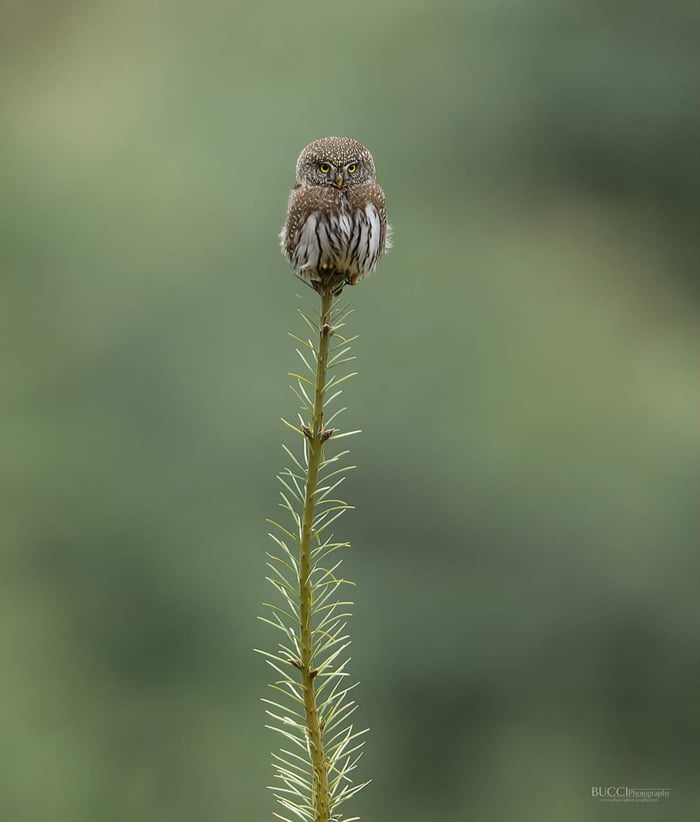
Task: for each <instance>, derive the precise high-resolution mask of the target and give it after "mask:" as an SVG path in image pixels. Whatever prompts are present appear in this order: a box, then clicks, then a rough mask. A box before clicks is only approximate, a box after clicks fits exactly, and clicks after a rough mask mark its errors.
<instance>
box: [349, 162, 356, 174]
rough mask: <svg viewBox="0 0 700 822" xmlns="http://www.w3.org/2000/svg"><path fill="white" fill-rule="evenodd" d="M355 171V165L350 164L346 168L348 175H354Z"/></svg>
mask: <svg viewBox="0 0 700 822" xmlns="http://www.w3.org/2000/svg"><path fill="white" fill-rule="evenodd" d="M356 171H357V166H356V165H355V163H350V165H349V166H348V167H347V172H348V174H354V173H355V172H356Z"/></svg>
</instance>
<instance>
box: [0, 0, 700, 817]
mask: <svg viewBox="0 0 700 822" xmlns="http://www.w3.org/2000/svg"><path fill="white" fill-rule="evenodd" d="M698 18H699V13H698V9H697V4H696V3H695V2H692V0H670V1H669V2H666V3H663V4H660V3H653V2H639V1H638V2H616V3H611V2H600V1H597V0H578V1H577V2H568V3H565V2H558V3H557V2H552V1H551V0H531V2H528V3H523V2H486V0H471V2H462V3H459V4H450V3H433V2H428V0H409V2H404V3H400V2H397V0H376V1H375V2H369V0H361V2H359V3H356V4H352V5H346V4H339V3H333V4H332V3H319V2H310V3H285V2H281V0H270V2H259V3H256V4H253V3H236V2H222V0H203V1H202V2H199V3H196V4H195V3H186V2H182V0H181V1H180V2H155V3H143V2H142V3H137V2H115V0H111V2H107V1H105V0H103V1H102V2H100V0H96V1H95V2H89V3H88V2H78V1H77V0H54V1H53V2H50V3H49V2H43V3H40V2H37V1H36V0H34V1H33V2H32V1H29V2H14V3H13V2H10V3H9V4H8V3H4V4H3V25H2V30H1V31H0V91H1V102H0V113H1V116H2V121H3V129H2V136H1V137H0V147H1V149H2V151H1V156H2V180H3V190H4V196H3V198H2V201H1V203H0V213H1V224H2V231H3V235H4V239H3V242H2V253H3V256H4V258H5V264H4V266H3V269H4V271H3V277H2V291H3V297H2V301H1V302H0V313H1V315H2V321H1V322H0V329H1V332H0V333H1V334H2V337H3V342H2V345H1V346H0V359H1V373H2V380H1V383H0V384H1V385H2V391H3V395H4V396H3V402H2V405H1V411H0V413H1V425H0V434H1V438H2V452H3V457H2V463H1V469H0V470H1V477H2V494H1V495H0V499H1V500H2V516H1V517H0V522H1V523H2V569H1V573H0V587H1V590H2V594H1V596H0V611H1V618H0V664H1V670H2V678H1V681H2V695H1V699H0V725H1V727H2V737H3V744H2V758H1V761H0V819H2V820H8V822H25V821H26V822H44V821H45V820H52V822H63V821H64V820H65V822H88V820H89V822H93V820H96V819H99V820H101V822H112V820H113V821H114V822H123V820H131V821H132V822H166V820H167V822H180V821H181V820H183V821H184V820H188V822H189V821H190V820H207V821H208V820H212V822H214V821H216V822H221V821H223V820H228V821H229V822H230V821H231V820H233V822H238V820H241V822H242V821H243V820H251V822H252V820H262V819H270V818H271V813H272V810H273V808H274V803H273V800H272V797H271V795H270V794H269V792H267V791H266V790H265V787H264V786H265V785H266V784H269V782H270V778H271V777H270V774H271V769H270V766H269V752H270V750H272V749H274V747H275V745H276V744H277V741H276V739H275V738H274V737H273V735H272V734H271V733H270V732H269V731H264V730H263V724H264V716H263V707H262V705H261V704H260V703H259V701H258V700H259V697H261V696H262V695H264V691H265V683H266V681H267V678H268V673H267V670H266V667H265V666H264V664H263V663H262V661H261V660H260V659H259V658H258V657H257V656H256V655H255V654H253V652H252V650H251V649H252V648H253V647H261V646H262V647H269V646H270V645H271V644H272V643H273V642H274V641H275V638H274V637H273V636H272V635H271V634H272V632H271V631H268V630H267V629H266V626H264V625H262V624H261V623H259V622H258V621H257V620H256V616H257V615H258V614H260V613H261V611H262V609H261V607H260V605H259V603H260V602H261V601H262V600H264V599H267V598H268V593H269V592H268V591H267V587H266V583H265V582H264V579H263V577H264V552H265V550H266V549H267V548H268V542H267V539H266V537H265V533H266V530H267V529H266V526H265V523H264V518H265V517H266V516H274V514H275V511H276V510H277V509H276V501H277V485H276V481H275V479H274V476H275V473H276V472H277V471H278V470H279V469H280V468H281V467H282V466H283V465H284V464H285V457H284V454H283V452H282V449H281V442H282V441H285V442H287V443H289V444H292V443H293V439H292V438H291V437H290V436H288V434H289V433H290V432H288V431H286V429H284V428H283V426H282V425H281V424H280V423H279V417H280V416H282V415H284V416H293V414H294V410H295V400H294V398H293V396H292V395H291V393H290V392H289V391H288V389H287V383H288V379H287V377H286V373H287V371H288V370H290V369H292V368H294V367H295V362H296V355H295V354H294V351H293V345H292V343H291V341H290V340H289V339H288V338H287V332H288V331H299V330H300V329H301V328H302V326H301V323H300V321H299V320H298V318H297V316H296V313H295V312H296V307H297V305H298V299H297V296H296V295H297V294H300V293H302V292H303V291H304V290H305V288H304V286H303V285H302V284H300V283H299V282H298V281H297V280H296V279H295V278H294V277H293V276H292V274H291V273H290V271H289V270H288V267H287V265H286V263H285V261H284V260H283V258H282V257H281V255H280V253H279V249H278V241H277V234H278V231H279V229H280V226H281V223H282V219H283V216H284V210H285V206H286V199H287V194H288V191H289V189H290V187H291V185H292V183H293V170H294V163H295V160H296V157H297V154H298V152H299V151H300V150H301V148H302V147H303V146H304V145H305V144H306V143H307V142H308V141H310V140H312V139H314V138H317V137H320V136H324V135H331V134H335V135H347V136H352V137H355V138H357V139H359V140H361V141H362V142H364V143H366V145H368V146H369V148H370V149H371V150H372V152H373V153H374V157H375V160H376V164H377V168H378V176H379V180H380V182H381V184H382V185H383V187H384V188H385V190H386V193H387V199H388V209H389V216H390V219H391V222H392V223H393V225H394V228H395V249H394V250H393V251H392V253H391V254H390V255H389V256H388V257H387V258H386V260H384V261H383V262H382V264H381V265H380V268H379V271H378V272H377V274H376V275H375V276H373V277H372V278H371V279H369V280H368V281H366V282H364V283H363V284H362V285H361V287H359V288H357V289H354V290H352V292H351V297H352V299H353V303H354V306H355V308H356V312H355V314H354V315H353V317H352V331H353V332H356V333H359V334H360V335H361V336H360V340H359V341H358V343H357V345H356V352H355V353H357V354H358V356H359V361H358V369H359V371H360V376H359V377H357V378H356V379H354V380H353V381H351V382H350V383H349V384H348V387H347V392H346V395H345V396H346V399H347V400H348V403H349V405H350V411H349V412H348V414H347V416H346V418H345V423H346V425H349V426H350V427H358V428H362V429H363V432H364V433H363V434H362V436H361V437H358V438H356V439H355V441H354V443H353V462H356V463H357V464H358V466H359V469H358V470H357V471H356V472H354V473H353V474H352V476H351V478H350V480H349V482H348V483H347V489H346V496H347V498H348V499H349V501H350V502H352V503H354V504H355V505H356V506H357V511H356V512H354V513H353V514H352V515H351V516H348V517H346V518H345V520H344V522H343V527H342V529H341V531H342V532H343V533H342V536H344V537H347V538H349V539H351V540H352V542H353V550H352V551H351V552H350V553H348V555H347V556H346V566H345V569H346V573H347V574H348V575H349V576H351V577H352V578H354V579H355V580H356V581H357V582H358V583H359V585H358V588H357V589H356V591H355V596H354V598H355V601H356V609H355V610H356V617H355V619H354V621H353V626H352V630H353V638H354V645H353V662H352V672H353V675H355V676H356V677H357V678H359V679H360V680H361V683H362V684H361V686H360V688H359V691H358V698H359V701H360V704H361V707H360V712H359V715H358V716H359V719H358V721H359V722H360V723H361V724H365V725H369V726H371V728H372V731H373V732H372V734H371V737H370V739H369V744H368V746H367V754H366V758H365V760H364V766H363V768H362V770H361V774H360V775H361V776H362V777H365V778H367V777H372V778H373V779H374V783H373V785H372V786H371V787H370V788H369V789H367V790H366V791H364V792H363V793H362V794H361V795H360V796H359V797H358V798H357V800H356V801H355V802H354V803H353V805H352V807H348V809H347V810H348V811H353V812H355V813H358V814H361V815H362V818H363V820H367V822H371V820H375V821H376V820H390V819H391V820H402V822H423V821H424V820H437V819H440V820H455V822H458V821H461V820H472V819H479V820H496V821H497V822H498V821H500V820H515V819H517V820H537V822H550V820H551V822H560V820H566V822H579V821H581V822H583V821H584V820H586V822H587V821H588V820H594V819H608V818H610V819H613V818H620V817H621V816H622V815H630V816H634V818H635V819H651V818H653V819H663V820H674V822H675V820H678V822H681V820H683V822H685V821H686V820H689V819H693V818H697V811H698V804H699V803H698V790H697V775H696V768H697V764H698V762H697V759H698V755H697V732H698V724H699V723H698V705H697V686H698V681H697V680H698V677H697V668H696V662H695V658H696V655H697V645H698V643H697V628H698V621H697V575H698V571H699V570H700V569H699V568H698V565H699V563H698V560H697V557H696V555H695V552H694V550H693V547H694V546H693V542H694V537H695V535H696V514H695V510H694V509H695V503H696V498H697V488H698V484H697V480H698V457H699V455H700V454H699V452H700V439H699V437H698V429H697V419H696V416H697V406H698V400H699V399H700V390H699V386H698V379H697V365H698V362H697V359H698V358H697V333H696V331H697V323H696V310H697V297H698V288H697V262H698V259H697V258H698V254H697V236H696V233H697V232H696V228H697V219H698V210H697V182H698V175H697V155H696V149H697V145H698V139H699V137H700V129H699V127H698V119H697V117H696V112H697V99H698V90H699V88H700V76H699V74H700V72H699V70H698V65H697V34H698V22H699V19H698ZM306 290H307V291H308V294H306V295H305V296H306V297H308V298H309V299H311V298H312V297H313V295H312V293H311V292H310V291H309V290H308V289H306ZM596 785H603V786H605V785H629V786H631V787H666V788H670V789H671V792H672V795H671V798H670V799H668V800H664V801H663V802H662V803H659V804H658V805H646V806H640V805H637V806H635V807H634V809H633V810H632V811H631V813H629V814H623V811H625V812H627V811H630V809H629V806H626V807H625V808H621V807H620V806H619V805H606V804H603V803H600V802H599V801H598V800H595V799H592V798H591V787H592V786H596Z"/></svg>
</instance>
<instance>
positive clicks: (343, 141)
mask: <svg viewBox="0 0 700 822" xmlns="http://www.w3.org/2000/svg"><path fill="white" fill-rule="evenodd" d="M388 234H389V227H388V225H387V220H386V208H385V201H384V192H383V191H382V189H381V188H380V187H379V185H377V183H376V181H375V176H374V162H373V160H372V155H371V154H370V153H369V151H368V150H367V149H366V148H365V147H364V146H363V145H362V144H361V143H358V142H357V141H356V140H349V139H348V138H339V137H326V138H323V139H322V140H316V141H315V142H313V143H310V144H309V145H308V146H307V147H306V148H305V149H304V151H302V153H301V155H300V157H299V160H298V162H297V185H296V186H295V188H293V189H292V192H291V194H290V196H289V207H288V211H287V219H286V220H285V224H284V227H283V228H282V233H281V234H280V239H281V241H282V251H283V253H284V255H285V256H286V257H287V259H288V260H289V262H290V263H291V265H292V267H293V268H294V270H295V271H296V273H297V274H298V275H299V276H300V277H301V278H302V279H303V280H305V281H306V282H307V283H308V284H309V285H311V286H314V287H318V286H319V285H320V284H322V283H323V282H324V280H325V279H326V278H328V277H331V276H333V277H336V278H337V277H338V275H340V276H341V277H343V278H344V280H345V281H346V282H347V283H350V284H351V285H355V284H356V283H358V282H359V281H360V280H361V279H362V278H363V277H365V276H366V275H367V274H369V273H370V272H372V271H374V269H375V267H376V265H377V261H378V260H379V258H380V256H381V255H382V254H383V253H384V251H385V250H386V249H387V248H388V246H389V237H388Z"/></svg>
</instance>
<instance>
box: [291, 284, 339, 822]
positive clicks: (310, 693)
mask: <svg viewBox="0 0 700 822" xmlns="http://www.w3.org/2000/svg"><path fill="white" fill-rule="evenodd" d="M333 299H334V295H333V291H332V289H331V287H330V285H326V287H325V288H322V289H321V317H320V319H321V322H320V327H319V345H318V356H317V359H316V378H315V387H314V406H313V418H312V425H311V427H310V428H307V429H306V430H305V432H304V433H305V434H306V438H307V440H308V469H307V470H308V473H307V482H306V489H305V493H304V510H303V515H302V529H301V542H300V545H299V604H300V611H299V613H300V620H299V622H300V624H299V629H300V630H299V639H300V643H299V644H300V646H301V675H302V691H303V696H304V709H305V713H306V725H307V729H308V734H309V747H310V753H311V762H312V766H313V775H314V806H315V808H314V809H315V814H316V822H329V820H330V813H331V796H330V789H329V783H328V766H327V763H326V756H325V751H324V745H323V729H322V727H321V722H320V720H319V716H318V709H317V705H316V692H315V685H314V680H315V677H316V671H315V670H314V669H313V650H312V636H311V607H312V597H313V590H312V585H311V546H312V540H313V534H314V529H313V523H314V513H315V508H316V506H315V498H316V490H317V486H318V471H319V466H320V465H321V460H322V457H323V443H324V442H325V440H326V439H327V436H324V429H323V406H324V402H325V390H326V374H327V370H328V351H329V348H330V338H331V334H332V328H331V309H332V305H333Z"/></svg>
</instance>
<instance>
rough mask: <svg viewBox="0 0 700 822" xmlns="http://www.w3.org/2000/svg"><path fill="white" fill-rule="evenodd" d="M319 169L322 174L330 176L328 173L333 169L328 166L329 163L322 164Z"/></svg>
mask: <svg viewBox="0 0 700 822" xmlns="http://www.w3.org/2000/svg"><path fill="white" fill-rule="evenodd" d="M319 169H320V170H321V174H328V172H329V171H330V170H331V167H330V166H329V165H328V163H321V165H320V166H319Z"/></svg>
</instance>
